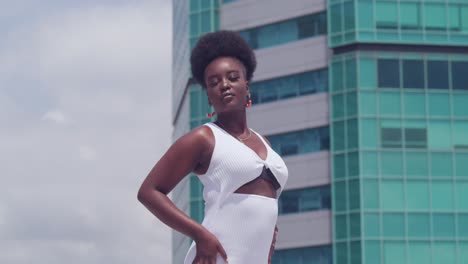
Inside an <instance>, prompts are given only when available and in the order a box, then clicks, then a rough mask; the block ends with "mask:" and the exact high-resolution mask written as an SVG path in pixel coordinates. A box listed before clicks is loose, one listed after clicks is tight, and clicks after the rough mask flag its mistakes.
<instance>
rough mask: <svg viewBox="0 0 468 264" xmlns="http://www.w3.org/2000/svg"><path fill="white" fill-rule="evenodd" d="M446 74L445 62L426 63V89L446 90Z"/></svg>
mask: <svg viewBox="0 0 468 264" xmlns="http://www.w3.org/2000/svg"><path fill="white" fill-rule="evenodd" d="M448 73H449V72H448V62H447V61H432V60H430V61H427V88H429V89H448V88H449V78H448Z"/></svg>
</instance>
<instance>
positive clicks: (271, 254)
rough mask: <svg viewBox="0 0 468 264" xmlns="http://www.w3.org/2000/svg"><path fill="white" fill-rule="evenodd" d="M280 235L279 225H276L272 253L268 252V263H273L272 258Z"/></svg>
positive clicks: (271, 247)
mask: <svg viewBox="0 0 468 264" xmlns="http://www.w3.org/2000/svg"><path fill="white" fill-rule="evenodd" d="M277 236H278V226H275V232H274V233H273V241H271V246H270V254H268V264H271V258H272V257H273V253H274V252H275V244H276V237H277Z"/></svg>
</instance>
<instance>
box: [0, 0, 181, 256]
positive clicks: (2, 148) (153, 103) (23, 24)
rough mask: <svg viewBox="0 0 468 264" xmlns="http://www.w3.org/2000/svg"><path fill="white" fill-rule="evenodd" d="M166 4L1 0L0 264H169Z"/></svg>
mask: <svg viewBox="0 0 468 264" xmlns="http://www.w3.org/2000/svg"><path fill="white" fill-rule="evenodd" d="M171 16H172V14H171V1H169V0H151V1H149V0H148V1H145V0H131V1H130V0H128V1H120V0H81V1H64V0H62V1H60V0H41V1H39V0H15V1H7V0H0V263H5V264H22V263H28V264H29V263H37V264H42V263H47V264H55V263H56V264H59V263H60V264H63V263H67V264H74V263H80V264H82V263H86V264H94V263H113V264H119V263H125V264H127V263H139V264H145V263H152V264H154V263H158V264H166V263H167V264H169V263H170V262H171V233H170V229H169V228H168V227H167V226H165V225H164V224H162V223H161V222H160V221H159V220H157V219H156V218H155V217H154V216H152V215H151V214H150V213H149V211H148V210H146V208H144V206H143V205H141V204H140V203H139V202H138V201H137V198H136V196H137V191H138V188H139V187H140V184H141V182H142V181H143V179H144V178H145V177H146V176H147V174H148V172H149V171H150V170H151V168H152V167H153V166H154V164H155V163H156V162H157V160H158V159H159V158H160V157H161V155H162V154H163V153H164V152H165V150H166V149H167V148H168V147H169V145H170V142H171V135H172V123H171V52H172V51H171V41H172V36H171V34H172V33H171V30H172V28H171V27H172V25H171V24H172V22H171V19H172V18H171Z"/></svg>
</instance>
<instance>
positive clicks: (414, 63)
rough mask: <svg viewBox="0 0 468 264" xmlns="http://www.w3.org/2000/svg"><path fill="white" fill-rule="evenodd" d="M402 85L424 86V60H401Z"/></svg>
mask: <svg viewBox="0 0 468 264" xmlns="http://www.w3.org/2000/svg"><path fill="white" fill-rule="evenodd" d="M403 87H405V88H424V62H423V61H422V60H403Z"/></svg>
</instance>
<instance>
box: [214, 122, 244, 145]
mask: <svg viewBox="0 0 468 264" xmlns="http://www.w3.org/2000/svg"><path fill="white" fill-rule="evenodd" d="M218 124H219V125H220V126H221V128H222V129H224V131H226V132H227V133H228V134H229V135H231V136H233V137H235V138H237V140H239V141H240V142H242V143H244V141H246V140H247V139H249V138H250V136H252V131H250V128H248V129H249V135H248V136H246V137H245V138H240V137H236V136H234V135H233V134H231V133H229V132H228V130H227V129H226V128H225V127H224V126H223V125H222V124H221V122H218Z"/></svg>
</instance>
